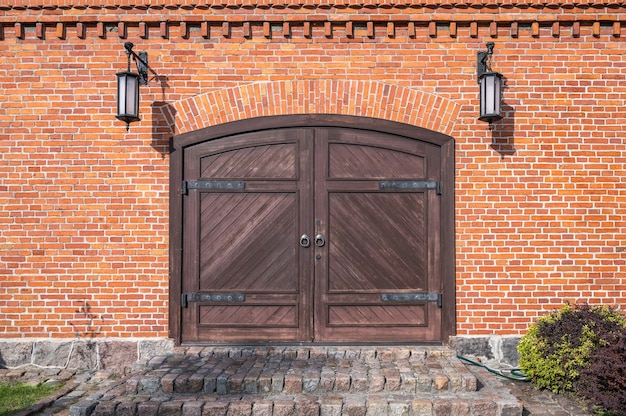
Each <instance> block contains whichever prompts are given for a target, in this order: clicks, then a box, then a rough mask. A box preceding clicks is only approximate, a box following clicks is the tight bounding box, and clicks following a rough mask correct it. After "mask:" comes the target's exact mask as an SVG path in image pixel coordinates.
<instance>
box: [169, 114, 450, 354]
mask: <svg viewBox="0 0 626 416" xmlns="http://www.w3.org/2000/svg"><path fill="white" fill-rule="evenodd" d="M171 177H172V184H171V188H172V204H171V217H172V223H171V228H172V231H171V256H170V257H171V259H172V261H171V271H172V272H171V290H170V303H171V305H170V311H171V312H172V316H171V319H170V321H171V331H172V336H174V337H175V338H176V339H177V340H178V342H180V343H251V342H262V343H265V342H387V343H388V342H430V341H434V342H438V341H442V340H445V338H446V337H447V336H449V335H452V334H453V333H454V230H453V227H454V218H453V216H454V211H453V203H454V158H453V141H452V139H451V137H449V136H446V135H443V134H440V133H436V132H433V131H429V130H425V129H422V128H418V127H412V126H408V125H405V124H400V123H395V122H388V121H384V120H377V119H370V118H359V117H350V116H330V115H297V116H277V117H264V118H258V119H250V120H244V121H239V122H234V123H227V124H223V125H219V126H215V127H209V128H206V129H202V130H199V131H195V132H191V133H186V134H184V135H180V136H177V137H175V138H174V152H173V154H172V171H171Z"/></svg>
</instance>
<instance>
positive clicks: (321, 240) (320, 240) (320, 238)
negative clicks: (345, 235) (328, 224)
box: [315, 234, 326, 247]
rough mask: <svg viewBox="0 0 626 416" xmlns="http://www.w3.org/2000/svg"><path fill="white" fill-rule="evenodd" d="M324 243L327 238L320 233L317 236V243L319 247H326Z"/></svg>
mask: <svg viewBox="0 0 626 416" xmlns="http://www.w3.org/2000/svg"><path fill="white" fill-rule="evenodd" d="M324 244H326V240H325V239H324V236H323V235H321V234H318V235H316V236H315V245H316V246H317V247H324Z"/></svg>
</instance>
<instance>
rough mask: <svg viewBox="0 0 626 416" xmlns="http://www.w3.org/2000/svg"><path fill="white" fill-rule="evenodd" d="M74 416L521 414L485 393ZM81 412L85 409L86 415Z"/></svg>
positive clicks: (143, 399) (109, 406)
mask: <svg viewBox="0 0 626 416" xmlns="http://www.w3.org/2000/svg"><path fill="white" fill-rule="evenodd" d="M72 410H73V413H72V414H73V415H94V416H96V415H97V416H113V415H128V416H134V415H141V416H162V415H181V416H201V415H210V416H231V415H232V416H235V415H237V416H248V415H251V416H252V415H253V416H260V415H262V416H274V415H275V416H291V415H293V416H296V415H297V416H301V415H302V416H307V415H311V416H318V415H320V416H339V415H351V416H361V415H362V416H410V415H416V416H417V415H419V416H431V415H432V416H450V415H455V416H518V415H522V405H521V404H520V403H519V402H518V401H517V400H515V399H510V398H508V399H507V398H500V397H488V396H485V395H478V394H476V393H474V394H471V393H470V394H468V393H465V394H461V393H459V394H457V395H451V394H448V395H438V396H436V397H433V396H432V395H424V394H420V395H402V394H395V395H394V394H369V395H364V394H347V395H341V396H310V395H301V396H295V397H294V396H277V397H270V398H268V397H261V396H258V397H257V396H243V397H242V396H219V397H196V396H181V395H178V396H174V397H172V396H136V397H133V398H129V397H126V398H124V399H121V400H120V398H119V397H117V398H112V399H111V400H100V401H98V402H88V403H87V402H81V403H79V404H78V405H75V406H73V409H72ZM81 410H82V411H81Z"/></svg>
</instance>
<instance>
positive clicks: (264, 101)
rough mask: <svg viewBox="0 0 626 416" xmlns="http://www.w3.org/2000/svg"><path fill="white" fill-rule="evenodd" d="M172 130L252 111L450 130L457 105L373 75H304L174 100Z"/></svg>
mask: <svg viewBox="0 0 626 416" xmlns="http://www.w3.org/2000/svg"><path fill="white" fill-rule="evenodd" d="M173 110H174V114H169V115H168V116H170V117H166V119H170V120H173V124H174V126H173V132H172V133H173V134H175V135H180V134H183V133H187V132H190V131H195V130H199V129H202V128H205V127H210V126H214V125H218V124H223V123H227V122H232V121H238V120H244V119H249V118H255V117H264V116H278V115H294V114H338V115H347V116H359V117H370V118H377V119H383V120H389V121H396V122H400V123H405V124H409V125H413V126H417V127H422V128H425V129H428V130H432V131H436V132H439V133H443V134H447V135H450V136H455V134H454V133H455V129H456V128H457V126H456V123H457V120H458V115H459V111H460V105H458V104H457V103H455V102H454V101H451V100H448V99H446V98H442V97H440V96H437V95H434V94H429V93H425V92H422V91H418V90H414V89H410V88H406V87H402V86H397V85H391V84H385V83H381V82H375V81H358V80H357V81H339V80H307V81H276V82H264V83H254V84H246V85H240V86H236V87H230V88H223V89H219V90H214V91H210V92H206V93H203V94H199V95H196V96H193V97H190V98H187V99H184V100H181V101H178V102H176V103H174V104H173Z"/></svg>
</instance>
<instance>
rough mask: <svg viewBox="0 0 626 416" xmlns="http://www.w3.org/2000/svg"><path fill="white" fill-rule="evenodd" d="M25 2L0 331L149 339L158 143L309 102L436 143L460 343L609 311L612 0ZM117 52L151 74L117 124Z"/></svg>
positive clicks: (8, 124) (4, 130)
mask: <svg viewBox="0 0 626 416" xmlns="http://www.w3.org/2000/svg"><path fill="white" fill-rule="evenodd" d="M25 3H26V5H25V6H24V7H14V8H11V7H0V140H1V144H2V151H1V152H0V204H1V205H2V211H0V334H1V336H2V337H6V338H17V337H48V336H49V337H56V338H67V337H75V336H80V337H104V336H107V337H164V336H167V333H168V327H167V319H168V317H167V306H168V197H169V195H168V192H169V185H168V177H169V173H168V169H169V158H168V149H169V137H170V136H171V135H172V134H178V133H183V132H186V131H189V130H194V129H197V128H200V127H205V126H208V125H212V124H217V123H221V122H225V121H232V120H237V119H241V118H247V117H253V116H259V115H274V114H293V113H308V112H332V113H342V114H351V115H364V116H368V117H380V118H385V119H390V120H395V121H401V122H407V123H411V124H415V125H419V126H423V127H427V128H430V129H432V130H437V131H441V132H444V133H446V134H450V135H452V136H453V137H454V138H455V140H456V231H457V243H456V244H457V250H456V256H457V257H456V264H457V275H456V281H457V289H458V292H457V332H458V334H459V335H478V334H501V335H506V334H517V335H518V334H522V333H524V331H525V329H526V328H527V326H528V324H529V322H531V321H532V320H533V319H534V318H536V317H537V316H538V315H539V314H541V313H543V312H545V311H548V310H551V309H553V308H556V307H558V306H559V305H560V304H562V303H563V302H564V301H589V302H592V303H606V304H609V305H614V306H615V305H620V304H624V303H626V283H625V282H624V275H626V265H625V258H626V184H625V181H624V179H625V177H626V169H625V167H626V145H625V140H624V136H623V134H622V133H621V130H622V126H625V125H626V44H625V40H624V36H626V27H625V26H626V23H625V21H626V8H625V7H623V6H621V5H620V4H621V3H620V2H617V1H606V2H603V3H602V5H601V6H595V5H592V3H594V2H591V1H589V2H580V1H579V2H576V3H574V2H567V1H563V2H558V1H554V2H550V3H548V4H547V5H543V4H544V3H545V2H541V3H540V2H533V1H526V2H522V1H520V2H515V1H507V2H502V5H501V6H499V7H495V6H489V7H487V6H481V4H482V2H479V1H468V2H466V3H463V4H460V5H459V6H457V7H454V6H449V5H448V4H451V2H448V1H446V0H442V1H441V2H431V1H425V0H424V1H423V2H418V5H413V6H410V7H405V6H394V5H393V4H392V3H391V2H389V3H388V4H387V3H386V2H384V1H383V2H373V3H371V4H370V3H369V2H362V3H359V4H360V5H362V6H356V5H355V6H351V5H350V4H351V3H350V2H344V3H341V5H340V6H329V5H327V4H328V3H323V4H324V6H317V5H318V4H322V3H319V2H318V1H317V0H311V1H307V2H302V4H303V5H302V6H298V7H295V6H294V7H282V6H279V5H275V6H270V5H269V3H267V4H266V2H260V3H259V2H251V1H250V2H248V1H242V2H238V1H236V0H234V1H230V2H224V5H228V7H222V6H219V7H218V6H213V7H209V6H194V5H193V4H194V2H192V1H181V0H177V1H172V2H168V1H164V0H163V1H160V2H157V1H152V2H141V4H152V6H146V7H143V6H142V7H135V6H133V4H134V2H132V1H122V0H119V1H108V2H107V1H90V0H82V1H79V0H76V1H73V2H72V1H62V0H56V1H54V0H38V1H27V2H25ZM170 3H171V4H172V6H158V5H159V4H160V5H167V4H170ZM99 4H106V6H102V7H100V6H97V5H99ZM251 4H259V5H260V6H259V7H252V6H251ZM355 4H356V3H355ZM79 5H82V6H79ZM126 41H132V42H134V43H135V44H136V46H135V50H136V51H143V50H145V51H148V53H149V64H150V67H151V73H150V82H149V84H148V85H147V86H144V87H142V102H141V103H142V105H141V112H142V114H141V116H142V121H141V122H139V123H134V124H132V125H131V127H130V132H128V133H127V132H126V129H125V126H124V124H123V123H121V122H119V121H118V120H116V119H115V117H114V113H115V94H116V91H115V87H116V84H115V82H116V81H115V73H116V72H118V71H120V70H123V69H125V67H126V56H125V54H124V49H123V47H122V45H123V43H124V42H126ZM488 41H493V42H495V44H496V46H495V54H494V57H493V67H494V69H495V70H498V71H499V72H502V73H503V74H504V76H505V77H506V79H507V88H506V89H505V92H504V103H505V118H504V119H503V120H502V121H500V122H497V123H495V126H494V130H493V131H489V130H488V128H487V125H486V124H485V123H482V122H480V121H478V120H477V119H476V117H477V112H478V102H477V84H476V74H475V61H476V52H477V51H479V50H484V49H485V43H486V42H488ZM259 103H261V104H259Z"/></svg>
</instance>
